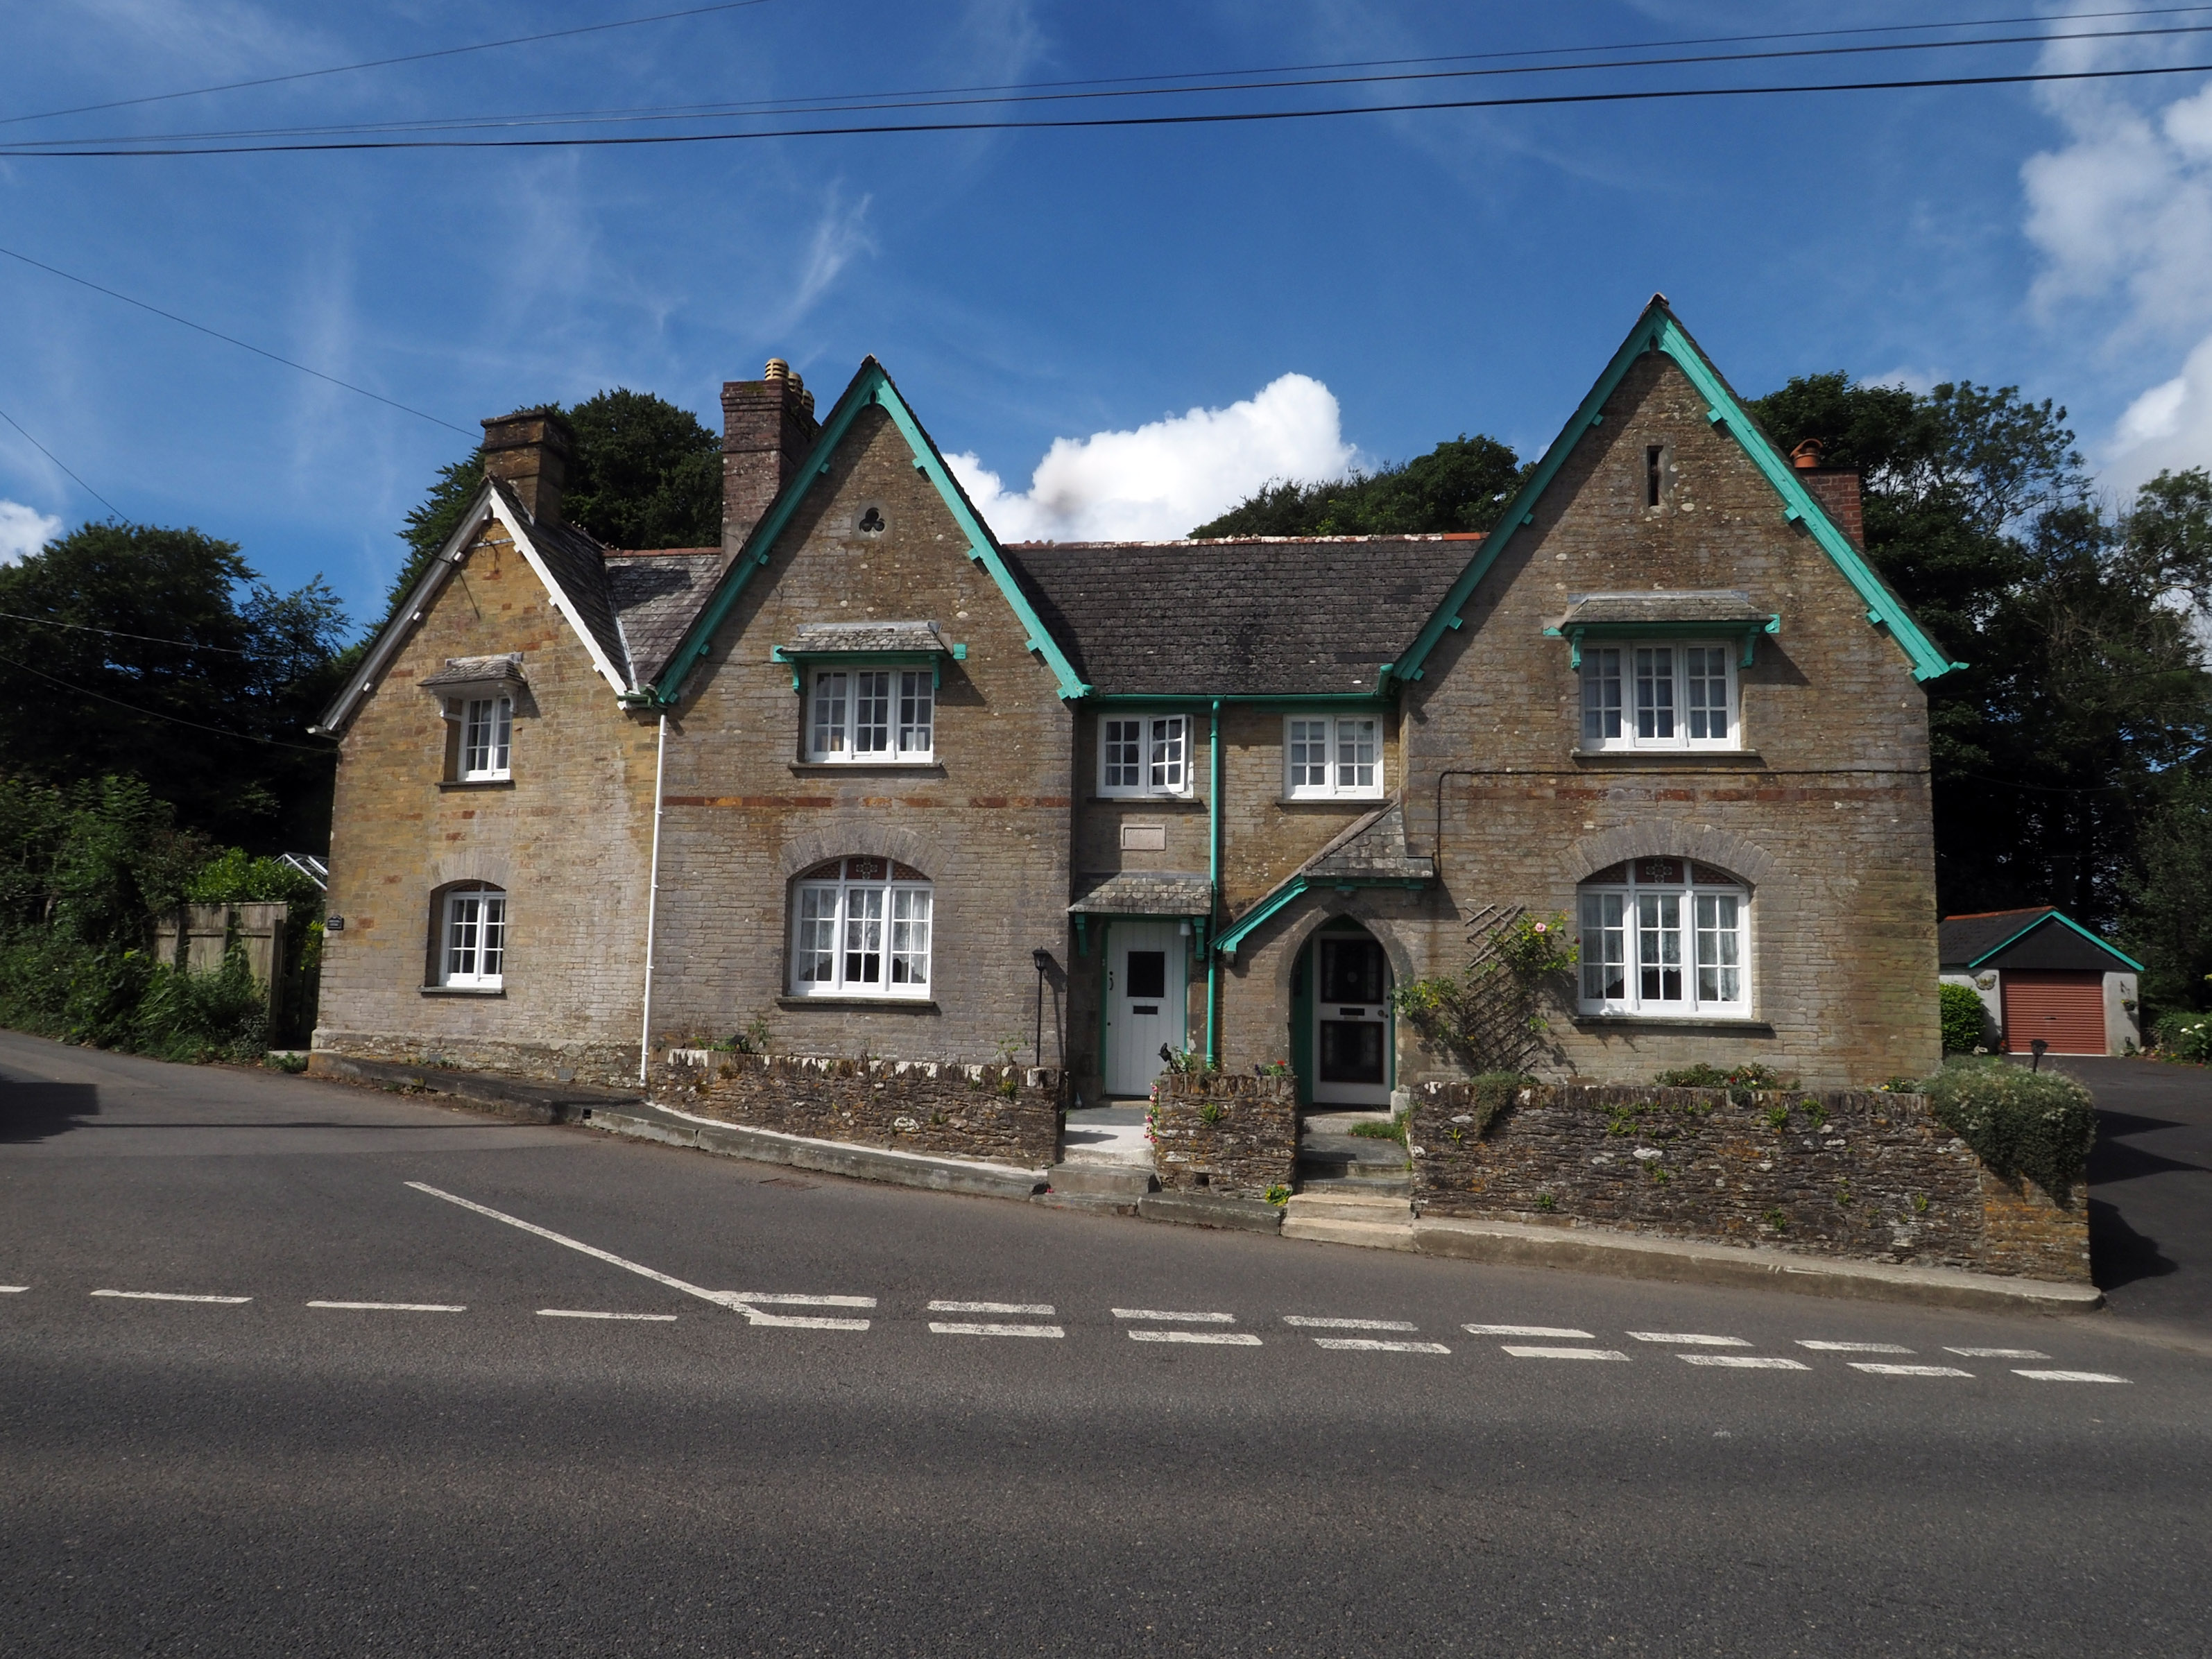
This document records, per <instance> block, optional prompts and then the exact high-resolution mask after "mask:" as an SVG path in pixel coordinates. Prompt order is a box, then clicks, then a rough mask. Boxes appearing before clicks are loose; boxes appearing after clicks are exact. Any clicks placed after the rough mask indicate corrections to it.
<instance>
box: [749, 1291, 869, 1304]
mask: <svg viewBox="0 0 2212 1659" xmlns="http://www.w3.org/2000/svg"><path fill="white" fill-rule="evenodd" d="M730 1300H731V1301H732V1302H766V1303H769V1304H774V1305H775V1306H778V1307H791V1308H872V1307H874V1306H875V1305H876V1298H875V1297H872V1296H795V1295H793V1294H790V1293H789V1292H787V1291H731V1292H730Z"/></svg>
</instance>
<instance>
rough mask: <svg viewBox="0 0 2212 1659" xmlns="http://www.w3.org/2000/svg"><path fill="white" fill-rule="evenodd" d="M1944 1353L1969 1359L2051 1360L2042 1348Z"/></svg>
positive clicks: (1981, 1349) (1948, 1349) (1955, 1349)
mask: <svg viewBox="0 0 2212 1659" xmlns="http://www.w3.org/2000/svg"><path fill="white" fill-rule="evenodd" d="M1943 1352H1945V1353H1955V1354H1960V1355H1963V1356H1964V1357H1965V1358H1968V1359H2048V1358H2051V1356H2050V1355H2049V1354H2047V1353H2045V1352H2043V1350H2042V1349H2040V1348H1946V1349H1944V1350H1943Z"/></svg>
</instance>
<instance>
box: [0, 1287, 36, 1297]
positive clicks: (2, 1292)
mask: <svg viewBox="0 0 2212 1659" xmlns="http://www.w3.org/2000/svg"><path fill="white" fill-rule="evenodd" d="M30 1288H31V1287H30V1286H29V1285H0V1296H21V1294H22V1293H23V1292H24V1291H27V1290H29V1289H30Z"/></svg>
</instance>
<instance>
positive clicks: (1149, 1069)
mask: <svg viewBox="0 0 2212 1659" xmlns="http://www.w3.org/2000/svg"><path fill="white" fill-rule="evenodd" d="M1185 966H1186V963H1185V947H1184V942H1183V934H1182V927H1181V926H1180V925H1179V924H1177V923H1176V922H1172V921H1116V922H1115V923H1114V924H1113V925H1112V926H1111V927H1109V929H1108V931H1107V935H1106V1092H1107V1093H1108V1094H1109V1095H1123V1096H1127V1095H1142V1094H1148V1093H1150V1092H1151V1091H1152V1079H1154V1078H1156V1077H1158V1075H1159V1074H1160V1072H1161V1069H1162V1068H1163V1066H1164V1065H1165V1063H1166V1062H1164V1060H1161V1059H1160V1050H1161V1048H1170V1049H1176V1050H1180V1049H1182V1048H1185V1047H1187V1046H1188V1042H1189V1030H1188V1018H1187V1014H1188V1001H1189V996H1188V993H1187V991H1186V990H1185V988H1184V987H1185V984H1186V981H1185V978H1184V971H1185Z"/></svg>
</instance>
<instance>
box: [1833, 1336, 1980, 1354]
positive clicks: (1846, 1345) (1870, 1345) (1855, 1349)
mask: <svg viewBox="0 0 2212 1659" xmlns="http://www.w3.org/2000/svg"><path fill="white" fill-rule="evenodd" d="M1797 1346H1799V1347H1801V1348H1814V1349H1818V1350H1819V1351H1820V1352H1822V1353H1911V1352H1912V1350H1911V1349H1910V1348H1900V1347H1899V1346H1897V1344H1896V1343H1894V1342H1815V1341H1814V1340H1812V1339H1810V1338H1809V1337H1802V1336H1801V1337H1799V1338H1798V1339H1797ZM1951 1352H1954V1353H1956V1352H1959V1350H1958V1349H1956V1348H1954V1349H1952V1350H1951Z"/></svg>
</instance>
